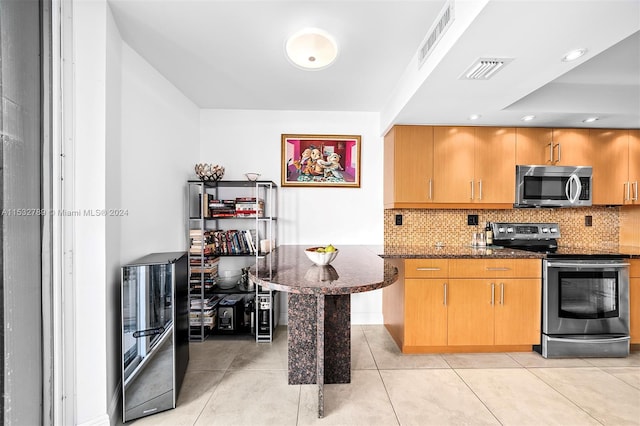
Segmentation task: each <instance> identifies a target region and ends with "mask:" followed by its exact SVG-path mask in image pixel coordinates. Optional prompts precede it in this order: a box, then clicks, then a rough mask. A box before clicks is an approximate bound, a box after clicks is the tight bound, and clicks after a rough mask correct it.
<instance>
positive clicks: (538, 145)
mask: <svg viewBox="0 0 640 426" xmlns="http://www.w3.org/2000/svg"><path fill="white" fill-rule="evenodd" d="M552 140H553V130H551V129H545V128H541V127H523V128H518V129H516V164H540V165H547V166H551V165H552V164H553V160H552V157H551V150H552V146H551V141H552ZM514 173H515V171H514Z"/></svg>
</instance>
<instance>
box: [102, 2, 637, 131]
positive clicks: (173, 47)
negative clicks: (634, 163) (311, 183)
mask: <svg viewBox="0 0 640 426" xmlns="http://www.w3.org/2000/svg"><path fill="white" fill-rule="evenodd" d="M109 3H110V5H111V9H112V11H113V15H114V17H115V20H116V22H117V25H118V28H119V30H120V32H121V36H122V38H123V40H124V41H125V42H126V43H127V44H129V45H130V46H131V47H132V48H133V49H134V50H136V51H137V52H138V53H139V54H140V55H141V56H143V57H144V58H145V59H146V60H147V61H148V62H149V63H150V64H151V65H152V66H154V67H155V68H156V69H157V70H158V71H159V72H160V73H162V74H163V75H164V76H165V77H166V78H167V79H168V80H170V81H171V82H172V83H173V84H174V85H175V86H176V87H177V88H178V89H179V90H181V91H182V92H183V93H184V94H185V95H186V96H187V97H189V98H190V99H191V100H192V101H193V102H194V103H196V104H197V105H198V106H199V107H201V108H221V109H269V110H307V111H372V112H379V113H380V114H381V131H384V130H385V129H386V128H388V127H389V126H390V125H393V124H458V125H461V124H473V125H499V126H524V125H528V126H563V127H603V128H609V127H610V128H640V1H638V0H613V1H612V0H580V1H567V0H555V1H527V0H466V1H461V0H456V1H454V0H450V1H449V3H450V4H452V5H453V9H454V17H455V18H454V20H453V22H452V25H451V26H450V27H449V29H448V30H447V31H446V32H445V34H444V36H443V37H442V39H441V40H440V41H439V42H438V44H437V45H436V47H435V48H434V50H433V51H432V53H431V54H430V55H429V57H428V58H427V60H426V62H425V63H424V64H423V65H422V66H421V67H419V66H418V60H417V51H418V49H419V47H420V46H421V45H422V43H423V41H424V40H425V38H426V36H427V34H428V32H429V30H430V28H431V26H432V25H433V23H434V20H435V19H436V18H437V17H438V15H439V13H440V11H441V10H442V8H443V7H444V6H445V4H447V1H445V0H424V1H418V0H412V1H400V0H391V1H382V0H342V1H329V0H315V1H312V0H285V1H270V0H256V1H245V0H226V1H224V0H194V1H191V0H109ZM305 27H319V28H322V29H324V30H326V31H328V32H329V33H331V34H332V35H333V36H334V37H335V38H336V40H337V42H338V45H339V49H340V53H339V56H338V58H337V60H336V62H335V63H334V64H333V65H331V66H330V67H329V68H326V69H324V70H320V71H303V70H300V69H298V68H296V67H294V66H293V65H291V64H290V63H289V61H288V60H287V59H286V57H285V55H284V44H285V41H286V38H287V36H289V35H291V34H293V33H295V32H297V31H299V30H300V29H302V28H305ZM578 47H585V48H587V49H588V52H587V54H586V55H585V56H583V57H582V58H580V59H578V60H577V61H574V62H570V63H568V62H562V61H561V60H560V58H561V57H562V55H563V54H565V53H566V52H568V51H569V50H571V49H574V48H578ZM479 57H507V58H513V61H512V62H510V63H509V64H508V65H507V66H506V67H504V68H503V69H502V70H501V71H499V72H498V73H496V74H495V76H494V78H492V79H491V80H488V81H467V80H461V79H459V77H460V75H461V74H462V73H463V71H464V70H465V69H467V68H468V67H469V66H470V65H471V63H472V62H473V61H474V60H476V59H478V58H479ZM473 113H475V114H480V115H481V118H480V119H479V120H477V121H473V122H471V121H469V120H468V116H469V115H470V114H473ZM527 114H534V115H536V117H537V118H536V119H535V120H534V121H531V122H528V123H524V122H522V121H521V120H520V118H521V117H522V116H523V115H527ZM592 115H596V116H598V117H600V119H599V120H598V121H597V122H595V123H590V124H585V123H583V122H582V120H583V119H584V118H586V117H588V116H592Z"/></svg>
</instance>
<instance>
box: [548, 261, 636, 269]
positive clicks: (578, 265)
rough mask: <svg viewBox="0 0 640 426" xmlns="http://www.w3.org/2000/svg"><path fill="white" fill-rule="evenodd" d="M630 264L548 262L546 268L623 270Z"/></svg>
mask: <svg viewBox="0 0 640 426" xmlns="http://www.w3.org/2000/svg"><path fill="white" fill-rule="evenodd" d="M629 265H630V263H571V262H549V261H547V266H548V267H552V268H601V269H603V268H624V267H626V266H629Z"/></svg>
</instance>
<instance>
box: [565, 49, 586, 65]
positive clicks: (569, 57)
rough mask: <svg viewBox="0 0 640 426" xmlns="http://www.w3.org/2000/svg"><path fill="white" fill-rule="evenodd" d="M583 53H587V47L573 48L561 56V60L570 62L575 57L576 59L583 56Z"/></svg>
mask: <svg viewBox="0 0 640 426" xmlns="http://www.w3.org/2000/svg"><path fill="white" fill-rule="evenodd" d="M585 53H587V49H585V48H580V49H574V50H572V51H570V52H567V53H566V54H565V55H564V56H563V57H562V62H571V61H575V60H576V59H578V58H579V57H581V56H583V55H584V54H585Z"/></svg>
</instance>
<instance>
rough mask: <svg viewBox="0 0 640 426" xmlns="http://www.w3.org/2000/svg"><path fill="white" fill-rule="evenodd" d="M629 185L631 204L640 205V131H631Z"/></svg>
mask: <svg viewBox="0 0 640 426" xmlns="http://www.w3.org/2000/svg"><path fill="white" fill-rule="evenodd" d="M629 184H630V185H631V191H630V192H631V197H630V198H631V203H630V204H635V205H640V199H639V198H640V194H639V193H640V188H638V185H640V130H638V129H634V130H629Z"/></svg>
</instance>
